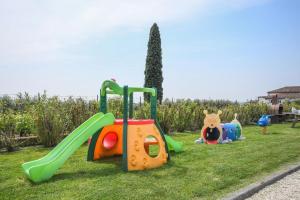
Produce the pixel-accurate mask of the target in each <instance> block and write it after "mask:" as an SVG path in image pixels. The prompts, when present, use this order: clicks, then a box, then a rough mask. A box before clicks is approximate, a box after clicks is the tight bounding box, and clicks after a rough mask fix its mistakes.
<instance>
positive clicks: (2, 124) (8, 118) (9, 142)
mask: <svg viewBox="0 0 300 200" xmlns="http://www.w3.org/2000/svg"><path fill="white" fill-rule="evenodd" d="M15 123H16V117H15V115H14V114H13V113H12V112H7V113H6V114H1V115H0V143H1V145H0V146H1V147H4V148H6V150H7V151H9V152H11V151H15V150H17V148H18V144H17V142H16V140H15V134H16V126H15Z"/></svg>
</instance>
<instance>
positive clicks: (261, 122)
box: [257, 115, 270, 134]
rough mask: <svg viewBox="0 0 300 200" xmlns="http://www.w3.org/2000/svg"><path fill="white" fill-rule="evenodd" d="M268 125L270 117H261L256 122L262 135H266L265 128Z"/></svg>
mask: <svg viewBox="0 0 300 200" xmlns="http://www.w3.org/2000/svg"><path fill="white" fill-rule="evenodd" d="M269 124H270V115H262V116H261V117H260V118H259V120H258V122H257V125H258V126H260V127H262V133H263V134H266V133H267V126H268V125H269Z"/></svg>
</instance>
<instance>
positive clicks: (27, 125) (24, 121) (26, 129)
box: [15, 113, 34, 137]
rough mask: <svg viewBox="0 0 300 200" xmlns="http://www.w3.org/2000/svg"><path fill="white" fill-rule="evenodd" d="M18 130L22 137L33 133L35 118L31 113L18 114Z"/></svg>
mask: <svg viewBox="0 0 300 200" xmlns="http://www.w3.org/2000/svg"><path fill="white" fill-rule="evenodd" d="M15 120H16V124H15V126H16V132H17V133H18V134H19V136H20V137H23V136H27V135H29V134H31V133H33V130H34V119H33V117H32V116H31V115H30V114H27V113H24V114H18V115H16V119H15Z"/></svg>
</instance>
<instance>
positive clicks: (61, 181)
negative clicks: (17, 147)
mask: <svg viewBox="0 0 300 200" xmlns="http://www.w3.org/2000/svg"><path fill="white" fill-rule="evenodd" d="M259 133H260V128H259V127H256V126H248V127H245V128H244V135H245V136H246V140H244V141H239V142H234V143H232V144H224V145H203V144H202V145H199V144H194V140H195V139H196V138H197V137H198V134H197V135H196V134H191V133H187V134H176V135H175V136H173V138H174V139H176V140H178V141H182V142H183V143H184V149H185V151H184V152H183V153H180V154H176V155H174V154H172V158H171V159H172V160H171V162H170V163H169V164H167V165H165V166H163V167H161V168H158V169H154V170H147V171H138V172H128V173H124V172H122V170H121V165H120V158H111V159H108V160H105V161H101V162H86V152H87V146H86V145H84V146H82V147H81V148H80V149H79V150H78V151H77V152H76V153H75V154H74V155H73V156H72V157H71V158H70V159H69V160H68V161H67V162H66V163H65V164H64V165H63V166H62V168H61V169H60V170H58V171H57V173H56V175H55V176H54V177H53V178H52V179H51V180H49V181H48V182H45V183H41V184H33V183H31V182H30V181H28V180H27V179H26V178H25V177H24V175H23V174H22V171H21V164H22V163H23V162H26V161H30V160H33V159H37V158H40V157H41V156H43V155H45V154H47V152H49V150H50V149H46V148H42V147H28V148H25V149H23V150H21V151H18V152H14V153H1V154H0V199H52V200H53V199H217V198H220V197H222V196H224V195H226V194H227V193H228V192H232V191H234V190H237V189H239V188H240V187H243V186H246V185H247V184H249V183H251V182H254V181H256V180H258V179H260V178H262V177H263V176H265V175H267V174H268V173H271V172H272V171H275V170H277V169H278V168H280V167H282V166H283V165H286V164H288V163H291V162H296V161H300V128H294V129H292V128H290V124H283V125H272V126H270V127H269V134H268V135H261V134H259Z"/></svg>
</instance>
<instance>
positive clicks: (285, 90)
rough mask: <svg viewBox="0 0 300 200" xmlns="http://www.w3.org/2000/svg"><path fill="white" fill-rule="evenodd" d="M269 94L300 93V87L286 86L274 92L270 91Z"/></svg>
mask: <svg viewBox="0 0 300 200" xmlns="http://www.w3.org/2000/svg"><path fill="white" fill-rule="evenodd" d="M269 93H300V86H287V87H283V88H279V89H276V90H271V91H269V92H268V94H269Z"/></svg>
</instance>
